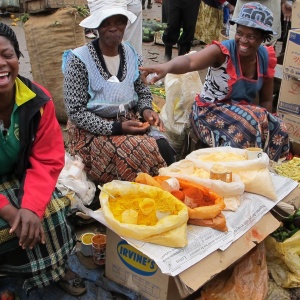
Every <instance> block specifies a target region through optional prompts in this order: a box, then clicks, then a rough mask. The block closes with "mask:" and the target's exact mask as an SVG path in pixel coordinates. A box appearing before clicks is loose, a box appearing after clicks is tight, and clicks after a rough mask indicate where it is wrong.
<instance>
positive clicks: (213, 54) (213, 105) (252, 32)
mask: <svg viewBox="0 0 300 300" xmlns="http://www.w3.org/2000/svg"><path fill="white" fill-rule="evenodd" d="M231 22H232V23H233V24H237V29H236V33H235V38H234V39H233V40H227V41H223V42H221V43H219V42H217V41H214V42H213V43H212V45H210V46H208V47H206V48H205V49H203V50H202V51H199V52H197V53H195V54H190V55H186V56H182V57H177V58H175V59H173V60H171V61H169V62H167V63H165V64H161V65H156V66H150V67H142V68H140V70H142V71H143V72H144V74H143V76H147V74H148V73H154V72H155V73H157V74H158V75H157V76H156V77H155V78H154V79H152V82H155V81H157V80H159V79H161V78H163V77H164V76H165V75H166V74H167V73H174V74H183V73H186V72H191V71H195V70H203V69H206V68H209V69H208V73H207V75H206V80H205V83H204V85H203V90H202V92H201V94H200V95H197V96H196V99H195V101H194V104H193V107H192V112H191V116H190V121H191V125H192V128H193V131H194V132H195V134H197V136H198V138H199V139H200V140H201V141H202V142H203V143H204V144H206V145H207V146H210V147H218V146H232V147H236V148H247V147H250V146H256V147H260V148H262V149H264V151H265V152H266V153H267V154H268V155H269V157H270V158H271V159H272V160H275V161H277V160H278V159H279V158H280V157H284V156H285V155H286V154H287V153H288V151H289V140H288V134H287V130H286V127H285V125H284V124H283V122H282V121H281V120H280V119H279V118H277V117H275V116H274V115H273V114H272V110H273V103H272V102H273V85H274V74H275V66H276V56H275V51H274V48H273V47H267V46H262V45H261V44H262V43H263V42H265V41H266V40H270V39H271V35H272V34H276V32H274V31H273V29H272V23H273V14H272V12H271V11H270V10H269V9H268V8H267V7H265V6H263V5H261V4H260V3H256V2H250V3H247V4H245V5H243V7H242V9H241V11H240V13H239V16H238V18H236V19H234V20H232V21H231ZM256 101H258V102H256ZM256 104H258V105H256Z"/></svg>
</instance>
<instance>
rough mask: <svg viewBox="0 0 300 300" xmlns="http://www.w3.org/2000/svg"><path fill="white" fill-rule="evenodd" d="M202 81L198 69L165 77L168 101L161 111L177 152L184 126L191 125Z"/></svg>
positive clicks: (166, 131)
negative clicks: (194, 104)
mask: <svg viewBox="0 0 300 300" xmlns="http://www.w3.org/2000/svg"><path fill="white" fill-rule="evenodd" d="M201 89H202V82H201V79H200V76H199V73H198V72H197V71H194V72H189V73H186V74H180V75H176V74H167V76H166V77H165V91H166V103H165V105H164V106H163V107H162V109H161V112H160V118H161V119H162V121H163V122H164V126H165V135H166V137H167V138H168V140H169V142H170V144H171V145H172V147H173V148H174V150H175V151H176V152H178V153H179V152H180V151H181V148H182V142H183V138H184V128H185V127H186V126H188V125H189V114H190V113H191V108H192V104H193V102H194V99H195V97H196V95H197V94H199V93H200V92H201Z"/></svg>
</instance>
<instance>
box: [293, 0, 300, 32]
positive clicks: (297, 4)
mask: <svg viewBox="0 0 300 300" xmlns="http://www.w3.org/2000/svg"><path fill="white" fill-rule="evenodd" d="M291 27H292V28H300V0H296V1H294V2H293V8H292V24H291Z"/></svg>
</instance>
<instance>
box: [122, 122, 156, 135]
mask: <svg viewBox="0 0 300 300" xmlns="http://www.w3.org/2000/svg"><path fill="white" fill-rule="evenodd" d="M149 127H150V124H149V123H148V122H146V123H143V122H139V121H125V122H122V132H123V133H126V134H144V133H146V132H147V130H148V129H149Z"/></svg>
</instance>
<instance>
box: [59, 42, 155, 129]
mask: <svg viewBox="0 0 300 300" xmlns="http://www.w3.org/2000/svg"><path fill="white" fill-rule="evenodd" d="M87 46H88V49H89V51H90V53H91V56H92V57H93V59H94V60H95V63H96V65H97V68H98V70H99V73H100V74H99V75H100V76H102V77H103V78H105V79H106V80H108V79H109V78H110V76H111V75H110V73H109V71H108V70H107V68H106V65H105V61H104V59H103V56H102V54H101V50H100V48H99V44H98V39H96V40H94V41H92V42H90V43H88V44H87ZM124 51H125V49H124V46H123V45H122V44H121V46H120V51H119V53H120V59H121V63H120V70H119V72H118V75H117V77H118V79H119V81H122V80H124V78H125V77H126V73H127V63H128V62H127V61H126V59H125V52H124ZM142 63H143V61H142V57H141V56H139V55H138V65H139V66H142ZM88 84H89V82H88V72H87V69H86V66H85V64H84V63H83V62H82V61H81V60H80V59H79V58H78V57H76V56H75V55H74V54H72V56H71V57H70V58H69V59H68V61H67V63H66V68H65V72H64V102H65V106H66V111H67V114H68V117H69V119H70V120H71V121H72V122H73V123H75V124H76V126H78V127H79V128H83V129H85V130H87V131H89V132H91V133H93V134H98V135H111V134H119V133H120V132H118V131H119V130H117V131H116V128H120V126H115V125H117V124H116V123H118V122H117V121H116V119H106V118H101V117H99V116H97V115H96V114H95V113H93V112H91V111H89V110H88V109H87V103H88V101H89V94H88ZM134 88H135V91H136V93H137V95H138V104H137V107H136V111H138V112H139V113H140V114H142V112H143V110H145V109H152V95H151V92H150V89H149V87H148V86H147V85H146V84H144V83H143V81H142V79H141V77H140V76H139V77H138V79H137V80H136V81H135V82H134Z"/></svg>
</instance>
